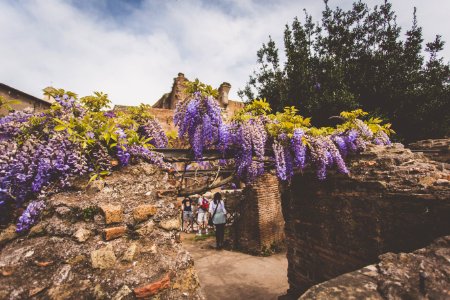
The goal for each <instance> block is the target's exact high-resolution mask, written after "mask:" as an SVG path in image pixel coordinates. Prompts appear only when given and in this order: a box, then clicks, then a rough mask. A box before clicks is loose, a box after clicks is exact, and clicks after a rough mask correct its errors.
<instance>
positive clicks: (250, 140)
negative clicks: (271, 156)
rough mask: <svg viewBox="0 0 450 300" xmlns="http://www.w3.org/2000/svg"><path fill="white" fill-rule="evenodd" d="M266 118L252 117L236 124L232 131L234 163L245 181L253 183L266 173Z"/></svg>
mask: <svg viewBox="0 0 450 300" xmlns="http://www.w3.org/2000/svg"><path fill="white" fill-rule="evenodd" d="M264 122H265V120H264V117H263V116H261V117H254V118H253V117H252V118H248V119H246V120H245V121H241V122H236V123H234V124H233V127H232V128H233V129H232V130H231V144H232V145H233V148H232V153H234V161H235V164H236V173H237V175H238V176H239V177H240V178H241V179H243V180H245V181H248V182H249V181H253V180H254V179H255V178H256V177H258V176H260V175H262V174H263V173H264V162H263V161H264V158H265V148H266V143H267V132H266V130H265V128H264V126H265V125H264Z"/></svg>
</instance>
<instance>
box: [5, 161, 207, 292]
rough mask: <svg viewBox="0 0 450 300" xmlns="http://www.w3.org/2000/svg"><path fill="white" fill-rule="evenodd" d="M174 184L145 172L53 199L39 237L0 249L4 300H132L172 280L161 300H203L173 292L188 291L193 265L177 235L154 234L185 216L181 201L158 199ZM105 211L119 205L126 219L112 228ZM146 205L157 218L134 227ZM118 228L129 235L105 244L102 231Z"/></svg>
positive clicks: (128, 171)
mask: <svg viewBox="0 0 450 300" xmlns="http://www.w3.org/2000/svg"><path fill="white" fill-rule="evenodd" d="M168 178H169V177H168V175H167V173H163V172H161V171H160V170H159V168H157V167H155V166H152V165H148V164H140V165H135V166H129V167H127V168H123V169H122V170H121V171H119V172H114V173H113V174H112V175H111V176H108V177H106V178H105V179H104V182H103V183H102V188H101V189H92V188H91V189H89V190H87V191H86V190H85V186H86V182H87V180H89V179H88V178H87V179H84V180H81V181H80V182H79V183H77V182H75V185H74V187H73V188H72V189H71V190H70V191H66V192H62V193H57V194H54V195H53V196H51V197H49V198H48V199H47V200H46V203H47V208H46V210H45V211H44V213H43V214H42V215H41V218H42V219H41V221H40V223H38V225H36V226H40V227H41V229H42V230H39V234H36V235H34V234H33V235H31V234H30V235H22V236H19V237H15V238H13V239H8V241H6V242H5V244H3V245H2V246H1V247H0V286H1V289H0V299H28V298H31V297H33V299H34V298H36V299H76V300H78V299H113V298H114V297H116V298H117V299H123V300H125V299H133V298H134V293H133V292H131V293H129V291H133V290H134V289H135V288H138V287H142V286H144V285H146V284H149V283H151V282H153V281H155V280H158V279H160V278H163V277H164V276H165V275H166V274H167V273H169V272H172V273H173V274H174V278H173V282H172V281H171V283H170V286H169V288H164V289H161V290H160V291H159V292H158V294H156V295H155V297H157V298H159V299H182V298H183V297H184V296H183V293H188V294H189V295H190V296H189V299H202V298H203V296H202V294H201V291H200V288H199V287H198V285H195V286H192V287H189V286H186V288H187V289H188V291H186V290H183V291H182V290H181V289H172V285H173V284H174V282H177V283H178V284H183V285H184V282H185V279H184V278H188V277H189V276H190V275H189V276H188V274H191V273H192V270H193V262H192V261H191V260H190V263H189V264H187V263H186V258H185V257H184V256H180V255H179V253H183V247H182V244H180V243H177V242H176V232H175V231H166V230H164V229H162V228H160V227H158V226H155V224H157V223H159V222H160V221H163V220H170V219H172V218H175V217H176V216H178V213H179V210H178V209H177V207H176V206H175V205H174V204H175V203H176V202H177V199H176V198H172V197H162V198H158V196H157V193H156V192H155V191H156V190H157V189H163V188H167V187H169V188H171V185H170V183H168ZM172 188H173V187H172ZM105 203H106V204H113V205H116V204H117V203H120V206H121V210H122V214H123V216H122V217H120V218H115V217H113V218H112V220H113V221H114V222H113V224H106V223H107V222H106V219H107V218H106V217H107V215H108V214H105V215H104V211H102V210H101V209H100V206H103V204H105ZM142 205H153V206H155V207H158V210H157V211H156V213H155V214H154V215H149V216H148V220H147V221H144V222H142V223H140V224H135V222H134V215H133V211H134V210H135V208H137V207H139V206H142ZM114 211H120V209H114ZM111 215H113V214H111ZM110 221H111V218H110V219H109V221H108V222H110ZM118 221H120V222H119V223H116V222H118ZM114 227H120V228H126V234H125V235H122V236H120V237H119V238H115V239H109V240H107V241H105V240H104V239H103V236H102V235H103V232H104V230H105V229H108V228H114ZM11 228H13V227H11ZM3 230H4V229H3ZM121 231H122V232H123V229H121ZM138 231H139V232H138ZM3 232H4V231H3ZM11 232H13V230H12V229H11ZM88 232H89V234H88ZM0 234H1V233H0ZM14 236H15V234H14ZM88 236H89V238H87V237H88ZM86 238H87V239H86ZM194 272H195V270H194ZM127 288H128V289H127Z"/></svg>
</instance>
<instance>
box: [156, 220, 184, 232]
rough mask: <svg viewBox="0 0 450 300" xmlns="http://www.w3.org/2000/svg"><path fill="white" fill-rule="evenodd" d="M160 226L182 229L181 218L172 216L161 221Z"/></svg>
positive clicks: (169, 228) (167, 228)
mask: <svg viewBox="0 0 450 300" xmlns="http://www.w3.org/2000/svg"><path fill="white" fill-rule="evenodd" d="M159 226H160V227H161V228H163V229H165V230H169V231H170V230H178V229H180V220H179V219H178V218H172V219H168V220H163V221H161V222H160V223H159Z"/></svg>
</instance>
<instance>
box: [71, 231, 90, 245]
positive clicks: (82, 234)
mask: <svg viewBox="0 0 450 300" xmlns="http://www.w3.org/2000/svg"><path fill="white" fill-rule="evenodd" d="M90 236H91V231H90V230H87V229H85V228H83V227H81V228H79V229H78V230H77V231H75V233H74V234H73V237H74V238H75V239H76V240H77V242H79V243H84V242H85V241H87V240H88V239H89V237H90Z"/></svg>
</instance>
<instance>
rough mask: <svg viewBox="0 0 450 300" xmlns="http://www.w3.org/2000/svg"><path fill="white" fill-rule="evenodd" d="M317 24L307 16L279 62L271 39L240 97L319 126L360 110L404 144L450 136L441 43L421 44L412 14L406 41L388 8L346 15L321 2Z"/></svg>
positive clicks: (357, 9)
mask: <svg viewBox="0 0 450 300" xmlns="http://www.w3.org/2000/svg"><path fill="white" fill-rule="evenodd" d="M324 3H325V8H324V10H323V12H322V19H321V21H320V22H319V23H314V22H313V20H312V17H311V16H310V15H309V14H308V13H307V12H306V11H305V17H304V21H303V23H302V22H300V21H299V19H298V18H295V19H294V20H293V22H292V23H291V24H290V25H289V24H288V25H286V27H285V31H284V49H283V50H284V54H285V57H286V59H285V61H284V62H281V61H280V59H279V52H278V51H279V50H278V47H277V45H276V43H275V42H274V41H273V40H272V39H271V38H270V37H269V42H268V43H267V44H263V46H262V48H261V49H260V50H259V51H258V53H257V63H258V69H257V70H256V71H255V72H254V73H253V74H252V75H251V76H250V79H249V81H248V83H247V85H246V86H245V87H244V89H242V90H240V91H239V95H240V96H241V97H242V98H245V99H246V100H247V101H251V100H253V99H254V98H266V99H268V101H269V102H270V104H271V106H272V108H274V109H275V110H276V111H282V109H283V107H284V106H295V107H297V108H298V109H299V110H300V112H301V113H302V114H303V115H310V116H312V118H313V122H314V123H315V124H317V125H328V123H330V120H329V117H330V116H332V115H337V114H338V113H339V112H340V111H342V110H351V109H354V108H356V107H362V108H363V109H364V110H367V111H371V112H372V113H373V114H374V115H377V116H381V117H384V118H386V119H388V120H389V121H391V122H392V123H393V126H394V128H396V129H397V133H398V139H400V140H402V141H405V142H408V141H412V140H417V139H422V138H433V137H442V136H445V135H447V134H449V133H450V121H449V120H450V116H449V115H450V113H449V112H450V109H449V105H450V92H449V86H450V85H449V83H450V82H449V81H450V69H449V63H448V62H444V60H443V59H442V58H440V57H439V53H440V52H441V51H442V49H443V46H444V42H443V41H442V40H441V37H440V36H437V37H436V39H435V40H434V41H433V42H430V43H427V44H426V48H425V51H426V52H428V53H429V58H428V60H426V61H425V58H424V53H423V50H424V49H423V38H422V28H421V27H420V26H419V25H418V21H417V16H416V9H414V13H413V22H412V26H411V28H410V29H409V30H407V31H406V35H405V37H404V38H402V36H401V28H400V27H399V26H398V24H397V23H396V15H395V12H394V11H393V10H392V5H391V3H390V2H389V1H387V0H386V1H385V2H384V3H383V4H382V5H379V6H374V7H373V8H369V7H368V5H367V4H365V3H364V2H363V1H357V2H355V3H353V6H352V8H351V9H350V10H348V11H345V10H343V9H341V8H339V7H337V8H335V9H332V8H330V6H329V5H328V1H327V0H325V1H324Z"/></svg>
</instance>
